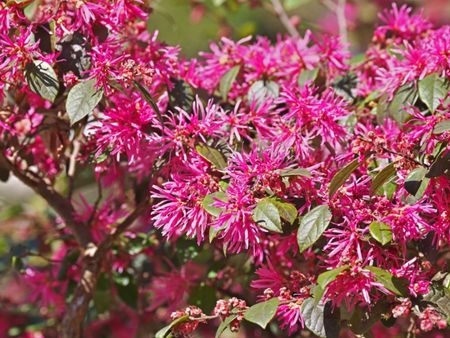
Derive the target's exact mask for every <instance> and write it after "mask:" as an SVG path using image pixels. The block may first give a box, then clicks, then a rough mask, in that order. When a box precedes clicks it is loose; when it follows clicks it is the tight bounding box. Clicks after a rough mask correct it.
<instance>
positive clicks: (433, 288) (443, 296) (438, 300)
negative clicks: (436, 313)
mask: <svg viewBox="0 0 450 338" xmlns="http://www.w3.org/2000/svg"><path fill="white" fill-rule="evenodd" d="M429 289H430V291H429V292H428V293H427V294H426V295H424V297H423V299H424V300H425V301H427V302H429V303H432V304H433V305H434V306H435V307H436V308H437V309H439V310H440V311H441V312H442V313H443V314H445V316H446V317H447V318H450V290H449V289H448V288H447V287H446V286H445V285H444V284H443V283H436V282H433V283H432V284H431V285H430V288H429Z"/></svg>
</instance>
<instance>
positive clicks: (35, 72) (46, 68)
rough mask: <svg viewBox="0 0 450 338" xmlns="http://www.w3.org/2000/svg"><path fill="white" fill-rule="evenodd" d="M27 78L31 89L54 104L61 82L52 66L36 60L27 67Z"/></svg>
mask: <svg viewBox="0 0 450 338" xmlns="http://www.w3.org/2000/svg"><path fill="white" fill-rule="evenodd" d="M25 78H26V80H27V83H28V86H29V87H30V89H31V90H32V91H33V92H35V93H36V94H39V95H40V96H42V97H43V98H44V99H46V100H48V101H50V102H53V101H55V98H56V95H58V91H59V81H58V77H57V76H56V73H55V71H54V70H53V68H52V66H50V65H49V64H48V63H47V62H44V61H39V60H34V61H33V62H32V63H29V64H28V65H27V66H26V67H25Z"/></svg>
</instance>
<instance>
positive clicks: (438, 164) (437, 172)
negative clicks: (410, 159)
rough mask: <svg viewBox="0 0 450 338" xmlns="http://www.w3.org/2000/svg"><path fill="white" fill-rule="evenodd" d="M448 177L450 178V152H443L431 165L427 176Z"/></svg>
mask: <svg viewBox="0 0 450 338" xmlns="http://www.w3.org/2000/svg"><path fill="white" fill-rule="evenodd" d="M443 175H447V176H448V177H450V151H447V152H445V151H442V152H441V153H440V154H439V155H438V157H437V158H436V160H434V162H433V164H431V166H430V169H429V170H428V173H427V174H426V175H425V177H426V178H432V177H439V176H443Z"/></svg>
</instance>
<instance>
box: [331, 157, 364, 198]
mask: <svg viewBox="0 0 450 338" xmlns="http://www.w3.org/2000/svg"><path fill="white" fill-rule="evenodd" d="M358 167H359V162H358V159H354V160H353V161H351V162H350V163H348V164H347V165H346V166H345V167H344V168H342V169H341V170H339V171H338V172H337V173H336V174H335V175H334V177H333V178H332V180H331V182H330V187H329V194H328V196H329V198H332V197H333V196H334V194H335V193H336V191H338V189H339V188H340V187H341V186H342V185H343V184H344V183H345V181H347V179H348V178H349V177H350V175H351V174H352V172H353V171H355V170H356V168H358Z"/></svg>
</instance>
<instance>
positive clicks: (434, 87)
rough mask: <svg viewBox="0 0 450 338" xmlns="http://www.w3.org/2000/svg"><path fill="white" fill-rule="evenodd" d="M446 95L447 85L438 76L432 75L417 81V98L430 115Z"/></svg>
mask: <svg viewBox="0 0 450 338" xmlns="http://www.w3.org/2000/svg"><path fill="white" fill-rule="evenodd" d="M447 94H448V85H447V83H446V81H445V79H444V78H441V77H440V76H439V75H438V74H436V73H433V74H430V75H428V76H426V77H425V78H423V79H422V80H419V97H420V99H421V100H422V102H423V103H425V104H426V106H427V107H428V109H429V110H430V111H431V112H432V113H434V111H435V110H436V108H437V107H438V106H439V105H440V102H441V100H443V99H444V98H445V97H446V96H447Z"/></svg>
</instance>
